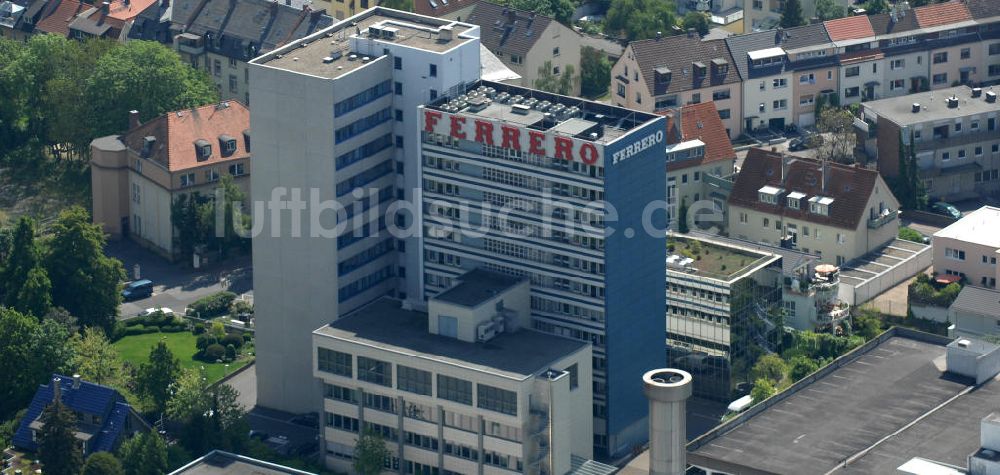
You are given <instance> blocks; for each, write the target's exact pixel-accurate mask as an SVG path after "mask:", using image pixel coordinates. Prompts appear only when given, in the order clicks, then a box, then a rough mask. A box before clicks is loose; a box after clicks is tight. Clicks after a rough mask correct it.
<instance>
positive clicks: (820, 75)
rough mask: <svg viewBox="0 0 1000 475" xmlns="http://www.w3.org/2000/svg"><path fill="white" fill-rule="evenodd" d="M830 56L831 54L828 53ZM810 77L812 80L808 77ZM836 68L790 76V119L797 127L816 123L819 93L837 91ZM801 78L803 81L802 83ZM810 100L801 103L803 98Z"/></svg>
mask: <svg viewBox="0 0 1000 475" xmlns="http://www.w3.org/2000/svg"><path fill="white" fill-rule="evenodd" d="M828 54H832V53H828ZM810 74H811V75H812V80H810V79H809V75H810ZM837 75H838V71H837V67H836V66H831V67H823V68H818V69H806V70H798V71H795V73H794V74H793V75H792V88H793V97H792V118H793V119H794V120H795V123H796V124H797V125H798V126H799V127H808V126H811V125H814V124H815V122H816V119H817V117H816V114H815V111H816V100H817V99H818V98H819V96H820V92H821V91H825V90H832V91H836V90H837ZM803 77H805V80H804V82H803ZM809 97H811V98H812V101H811V102H806V103H803V102H802V101H803V99H804V98H809Z"/></svg>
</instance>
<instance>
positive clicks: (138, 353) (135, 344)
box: [114, 332, 249, 382]
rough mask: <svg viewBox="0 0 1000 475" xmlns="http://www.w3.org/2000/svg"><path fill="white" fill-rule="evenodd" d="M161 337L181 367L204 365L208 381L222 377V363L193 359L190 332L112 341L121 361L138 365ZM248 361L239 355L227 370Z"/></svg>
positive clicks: (195, 350)
mask: <svg viewBox="0 0 1000 475" xmlns="http://www.w3.org/2000/svg"><path fill="white" fill-rule="evenodd" d="M161 338H163V339H165V340H166V342H167V348H170V351H171V352H173V354H174V356H176V357H177V358H178V359H179V360H181V367H182V368H197V367H199V366H204V367H205V371H206V372H207V373H208V380H209V381H212V382H214V381H218V380H219V379H222V377H223V376H224V373H225V372H226V366H225V364H222V363H206V362H204V361H199V360H196V359H194V355H195V353H197V352H198V349H197V348H195V341H196V340H197V337H195V336H194V335H192V334H191V332H179V333H147V334H145V335H131V336H126V337H124V338H122V339H121V340H118V341H116V342H115V343H114V347H115V349H116V350H118V354H119V355H120V356H121V357H122V360H123V361H129V362H131V363H132V364H134V365H136V366H138V365H139V364H141V363H142V362H145V361H147V359H148V358H149V351H150V350H151V349H153V347H154V346H156V342H158V341H160V339H161ZM248 362H249V359H248V358H247V357H246V356H243V357H240V358H239V359H237V360H236V361H234V362H232V363H230V364H229V372H230V373H232V372H233V371H236V370H237V369H240V368H242V367H243V366H244V365H246V364H247V363H248Z"/></svg>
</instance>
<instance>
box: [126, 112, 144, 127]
mask: <svg viewBox="0 0 1000 475" xmlns="http://www.w3.org/2000/svg"><path fill="white" fill-rule="evenodd" d="M140 125H142V122H139V111H137V110H130V111H128V129H129V130H132V129H134V128H136V127H138V126H140Z"/></svg>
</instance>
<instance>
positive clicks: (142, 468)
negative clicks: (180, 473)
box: [118, 432, 169, 475]
mask: <svg viewBox="0 0 1000 475" xmlns="http://www.w3.org/2000/svg"><path fill="white" fill-rule="evenodd" d="M118 453H119V456H120V457H121V461H122V466H123V467H124V468H125V474H126V475H163V474H165V473H167V469H168V468H169V466H168V465H167V444H166V442H164V441H163V438H162V437H160V435H159V434H157V433H155V432H142V433H140V434H137V435H135V436H133V437H132V438H131V439H128V440H126V441H125V442H124V443H123V444H122V446H121V447H120V448H119V449H118Z"/></svg>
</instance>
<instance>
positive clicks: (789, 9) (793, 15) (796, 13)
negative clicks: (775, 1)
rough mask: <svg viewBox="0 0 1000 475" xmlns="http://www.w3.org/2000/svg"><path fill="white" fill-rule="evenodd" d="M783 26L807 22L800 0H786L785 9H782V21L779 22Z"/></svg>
mask: <svg viewBox="0 0 1000 475" xmlns="http://www.w3.org/2000/svg"><path fill="white" fill-rule="evenodd" d="M778 24H779V25H781V27H782V28H793V27H796V26H802V25H805V24H806V21H805V19H804V18H803V17H802V2H801V1H800V0H785V9H784V10H782V11H781V21H779V22H778Z"/></svg>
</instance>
